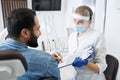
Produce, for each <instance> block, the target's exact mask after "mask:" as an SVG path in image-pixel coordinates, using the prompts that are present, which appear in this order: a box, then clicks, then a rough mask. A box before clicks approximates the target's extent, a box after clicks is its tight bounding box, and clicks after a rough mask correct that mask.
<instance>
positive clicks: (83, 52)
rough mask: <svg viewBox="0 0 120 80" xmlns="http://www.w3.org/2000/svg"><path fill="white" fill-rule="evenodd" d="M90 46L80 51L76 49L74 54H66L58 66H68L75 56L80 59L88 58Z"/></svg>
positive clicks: (90, 51)
mask: <svg viewBox="0 0 120 80" xmlns="http://www.w3.org/2000/svg"><path fill="white" fill-rule="evenodd" d="M91 48H92V47H87V48H85V49H83V50H81V51H77V52H76V53H74V54H68V55H67V56H65V57H63V59H62V63H60V64H59V65H58V67H59V68H64V67H67V66H70V65H71V64H72V62H73V61H74V59H75V58H76V57H80V58H82V60H83V59H86V58H88V57H89V56H90V55H91V53H92V52H93V49H92V50H91Z"/></svg>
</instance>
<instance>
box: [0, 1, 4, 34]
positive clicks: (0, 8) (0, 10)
mask: <svg viewBox="0 0 120 80" xmlns="http://www.w3.org/2000/svg"><path fill="white" fill-rule="evenodd" d="M3 28H4V26H3V16H2V6H1V0H0V32H1V31H2V30H3Z"/></svg>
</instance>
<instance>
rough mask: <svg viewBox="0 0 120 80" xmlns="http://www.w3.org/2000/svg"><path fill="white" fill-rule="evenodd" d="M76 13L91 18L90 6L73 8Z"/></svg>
mask: <svg viewBox="0 0 120 80" xmlns="http://www.w3.org/2000/svg"><path fill="white" fill-rule="evenodd" d="M75 13H76V14H80V15H82V16H86V17H90V20H91V19H92V15H93V12H92V10H91V8H89V7H88V6H79V7H77V8H76V9H75Z"/></svg>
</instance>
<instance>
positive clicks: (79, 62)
mask: <svg viewBox="0 0 120 80" xmlns="http://www.w3.org/2000/svg"><path fill="white" fill-rule="evenodd" d="M87 63H88V60H87V59H84V60H82V59H81V58H80V57H76V58H75V60H74V61H73V63H72V66H74V67H79V68H80V67H82V66H84V65H86V64H87Z"/></svg>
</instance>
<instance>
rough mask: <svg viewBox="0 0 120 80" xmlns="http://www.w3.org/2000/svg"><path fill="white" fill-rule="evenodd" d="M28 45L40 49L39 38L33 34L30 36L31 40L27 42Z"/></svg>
mask: <svg viewBox="0 0 120 80" xmlns="http://www.w3.org/2000/svg"><path fill="white" fill-rule="evenodd" d="M27 45H28V46H30V47H38V42H37V37H35V36H34V34H33V33H31V34H30V39H29V40H28V42H27Z"/></svg>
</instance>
